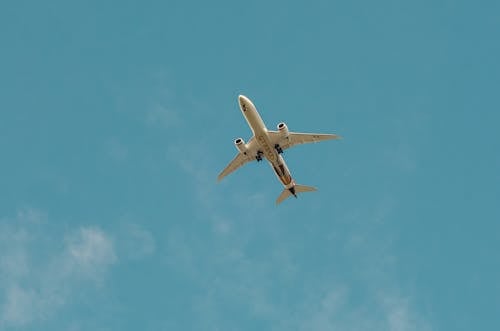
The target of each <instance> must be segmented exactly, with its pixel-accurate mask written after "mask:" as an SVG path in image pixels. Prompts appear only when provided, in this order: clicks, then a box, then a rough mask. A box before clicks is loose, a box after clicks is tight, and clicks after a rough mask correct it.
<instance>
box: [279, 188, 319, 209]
mask: <svg viewBox="0 0 500 331" xmlns="http://www.w3.org/2000/svg"><path fill="white" fill-rule="evenodd" d="M313 191H316V188H315V187H312V186H305V185H298V184H297V185H294V186H292V187H291V188H289V189H287V188H286V189H284V190H283V192H281V194H280V196H279V197H278V199H276V204H277V205H279V204H280V203H282V202H283V200H285V199H286V198H288V197H289V196H291V195H293V196H294V197H297V193H303V192H313Z"/></svg>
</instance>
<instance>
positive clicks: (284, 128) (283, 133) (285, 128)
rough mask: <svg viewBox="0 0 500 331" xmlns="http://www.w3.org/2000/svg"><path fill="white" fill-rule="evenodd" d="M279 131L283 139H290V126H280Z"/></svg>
mask: <svg viewBox="0 0 500 331" xmlns="http://www.w3.org/2000/svg"><path fill="white" fill-rule="evenodd" d="M278 131H279V133H280V136H281V137H283V138H286V137H288V126H286V124H285V123H284V122H281V123H279V124H278Z"/></svg>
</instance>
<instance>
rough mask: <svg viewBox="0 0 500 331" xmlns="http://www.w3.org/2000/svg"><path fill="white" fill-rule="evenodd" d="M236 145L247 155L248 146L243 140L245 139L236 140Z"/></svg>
mask: <svg viewBox="0 0 500 331" xmlns="http://www.w3.org/2000/svg"><path fill="white" fill-rule="evenodd" d="M234 145H235V146H236V148H237V149H238V150H239V151H240V152H241V153H246V151H247V144H245V141H244V140H243V138H236V139H235V140H234Z"/></svg>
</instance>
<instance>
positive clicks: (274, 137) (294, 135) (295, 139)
mask: <svg viewBox="0 0 500 331" xmlns="http://www.w3.org/2000/svg"><path fill="white" fill-rule="evenodd" d="M269 135H270V136H271V141H272V143H273V145H279V146H280V147H281V149H282V150H285V149H287V148H290V147H293V146H295V145H299V144H307V143H317V142H320V141H324V140H331V139H340V138H341V137H340V136H339V135H336V134H324V133H299V132H290V133H288V136H286V137H283V136H282V135H281V133H280V132H278V131H269Z"/></svg>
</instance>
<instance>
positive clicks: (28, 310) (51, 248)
mask: <svg viewBox="0 0 500 331" xmlns="http://www.w3.org/2000/svg"><path fill="white" fill-rule="evenodd" d="M40 215H43V213H40V212H38V211H36V210H34V209H26V210H22V211H20V212H19V213H18V215H17V217H14V218H4V219H2V220H1V221H0V228H1V231H0V233H1V241H0V246H1V247H0V279H1V282H0V293H2V296H1V297H0V298H1V299H0V327H2V328H4V327H19V326H24V325H28V324H31V323H34V322H37V321H42V320H45V319H47V318H50V317H51V316H53V315H54V314H55V313H56V312H57V311H58V310H59V309H61V307H63V306H65V305H68V304H71V303H72V300H74V299H73V294H74V293H75V291H76V290H77V289H80V288H81V287H82V286H83V287H84V286H99V285H100V284H101V283H102V282H103V281H104V279H105V277H106V274H107V272H108V271H109V268H110V266H111V265H112V264H114V263H115V262H116V261H117V257H116V254H115V249H114V243H113V240H112V239H111V238H110V236H109V235H108V234H106V233H105V232H104V231H103V230H102V229H100V228H98V227H79V228H77V229H75V230H72V231H69V232H68V233H65V234H62V236H61V235H60V234H58V233H53V232H52V231H51V230H50V228H48V227H47V224H46V223H45V222H44V221H43V219H42V216H40Z"/></svg>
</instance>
